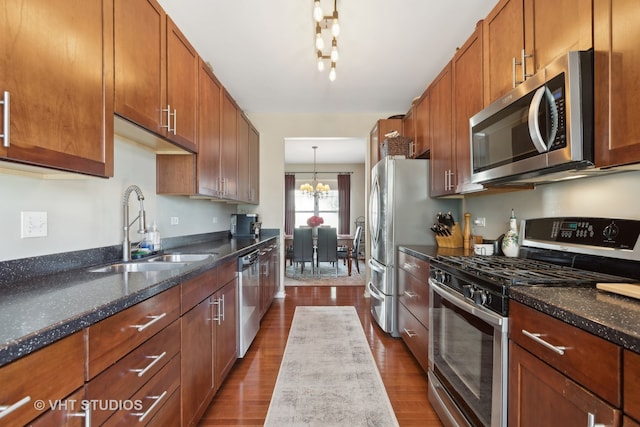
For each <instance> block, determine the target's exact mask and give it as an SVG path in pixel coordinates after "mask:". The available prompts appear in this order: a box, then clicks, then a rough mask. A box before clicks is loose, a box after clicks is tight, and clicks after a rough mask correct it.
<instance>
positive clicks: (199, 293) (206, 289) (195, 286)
mask: <svg viewBox="0 0 640 427" xmlns="http://www.w3.org/2000/svg"><path fill="white" fill-rule="evenodd" d="M218 283H219V280H218V269H217V268H214V269H211V270H209V271H207V272H205V273H202V274H201V275H199V276H197V277H194V278H193V279H190V280H187V281H186V282H184V283H182V284H181V285H180V292H181V294H182V302H181V308H180V314H185V313H186V312H187V311H189V310H191V309H192V308H193V307H195V306H196V305H198V304H200V301H202V300H204V299H205V298H208V297H209V295H211V294H212V293H214V292H215V291H216V288H217V287H218Z"/></svg>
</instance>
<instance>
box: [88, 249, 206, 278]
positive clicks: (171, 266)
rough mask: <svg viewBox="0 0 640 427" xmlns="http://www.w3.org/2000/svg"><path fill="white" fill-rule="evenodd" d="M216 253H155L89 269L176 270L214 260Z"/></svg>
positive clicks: (115, 271)
mask: <svg viewBox="0 0 640 427" xmlns="http://www.w3.org/2000/svg"><path fill="white" fill-rule="evenodd" d="M214 257H215V254H213V253H208V254H183V253H175V254H162V255H155V256H152V257H150V258H147V259H144V260H137V261H132V262H119V263H116V264H110V265H107V266H103V267H96V268H91V269H89V271H90V272H92V273H135V272H148V271H163V270H175V269H178V268H182V267H186V266H187V265H189V264H193V263H194V262H200V261H205V260H207V259H209V260H213V259H214Z"/></svg>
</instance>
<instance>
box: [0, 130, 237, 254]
mask: <svg viewBox="0 0 640 427" xmlns="http://www.w3.org/2000/svg"><path fill="white" fill-rule="evenodd" d="M155 162H156V156H155V153H153V152H152V151H150V150H148V149H146V148H143V147H142V146H139V145H137V144H134V143H130V142H125V141H123V140H120V139H119V138H116V139H115V162H114V163H115V173H114V177H113V178H110V179H102V178H94V177H85V176H79V175H73V176H70V177H69V178H68V179H64V178H58V179H43V178H40V177H31V176H26V175H17V174H4V173H3V174H0V199H1V200H2V202H1V203H0V235H1V236H2V245H0V261H6V260H13V259H19V258H27V257H33V256H40V255H48V254H55V253H60V252H70V251H77V250H84V249H91V248H97V247H103V246H110V245H117V244H119V243H120V242H122V197H123V193H124V190H125V189H126V188H127V187H128V186H129V185H131V184H135V185H137V186H139V187H140V189H141V190H142V192H143V194H144V197H145V200H144V206H145V210H146V214H147V221H148V223H149V224H151V222H152V221H154V220H155V221H156V222H157V225H158V229H159V231H160V233H161V237H162V238H166V237H176V236H186V235H193V234H201V233H210V232H215V231H223V230H228V229H229V219H230V215H231V213H234V212H236V209H237V207H236V205H228V204H226V203H212V202H210V201H208V200H195V199H189V198H188V197H184V196H158V195H156V167H155ZM0 166H2V165H1V164H0ZM129 206H130V219H131V220H133V218H135V216H136V215H137V212H138V206H137V200H136V198H135V197H134V196H132V197H130V200H129ZM21 212H46V213H47V237H31V238H21V233H20V230H21ZM171 217H174V218H178V224H176V225H171ZM214 221H215V222H214ZM130 235H131V239H132V240H133V241H138V240H139V238H138V235H137V234H136V229H132V230H131V234H130Z"/></svg>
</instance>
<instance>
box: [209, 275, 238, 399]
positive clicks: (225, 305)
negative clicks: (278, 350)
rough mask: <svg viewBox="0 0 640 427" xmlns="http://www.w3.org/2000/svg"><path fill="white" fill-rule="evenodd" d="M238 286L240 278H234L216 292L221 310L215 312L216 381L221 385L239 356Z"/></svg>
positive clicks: (215, 296)
mask: <svg viewBox="0 0 640 427" xmlns="http://www.w3.org/2000/svg"><path fill="white" fill-rule="evenodd" d="M237 287H238V280H237V279H233V280H231V281H230V282H228V283H227V284H226V285H224V287H223V288H222V289H220V290H219V291H218V292H216V293H215V294H214V298H215V299H216V300H217V301H218V307H219V312H217V313H213V314H214V316H213V317H214V319H216V321H215V327H216V347H215V357H214V364H215V365H214V366H215V383H216V387H220V385H221V384H222V381H224V379H225V377H226V376H227V374H228V373H229V371H230V370H231V368H232V367H233V364H234V363H235V361H236V359H237V358H238V344H237V343H238V341H237V334H236V331H237V326H236V325H237V318H238V317H237V310H236V302H237V301H236V300H237Z"/></svg>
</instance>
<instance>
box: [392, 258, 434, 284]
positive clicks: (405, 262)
mask: <svg viewBox="0 0 640 427" xmlns="http://www.w3.org/2000/svg"><path fill="white" fill-rule="evenodd" d="M398 268H402V269H404V270H407V271H408V272H409V273H411V274H413V275H414V276H416V277H417V278H419V279H422V280H424V281H425V282H426V281H427V280H429V261H424V260H422V259H420V258H416V257H414V256H413V255H409V254H406V253H404V252H398Z"/></svg>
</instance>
